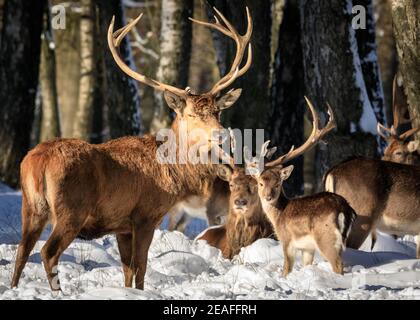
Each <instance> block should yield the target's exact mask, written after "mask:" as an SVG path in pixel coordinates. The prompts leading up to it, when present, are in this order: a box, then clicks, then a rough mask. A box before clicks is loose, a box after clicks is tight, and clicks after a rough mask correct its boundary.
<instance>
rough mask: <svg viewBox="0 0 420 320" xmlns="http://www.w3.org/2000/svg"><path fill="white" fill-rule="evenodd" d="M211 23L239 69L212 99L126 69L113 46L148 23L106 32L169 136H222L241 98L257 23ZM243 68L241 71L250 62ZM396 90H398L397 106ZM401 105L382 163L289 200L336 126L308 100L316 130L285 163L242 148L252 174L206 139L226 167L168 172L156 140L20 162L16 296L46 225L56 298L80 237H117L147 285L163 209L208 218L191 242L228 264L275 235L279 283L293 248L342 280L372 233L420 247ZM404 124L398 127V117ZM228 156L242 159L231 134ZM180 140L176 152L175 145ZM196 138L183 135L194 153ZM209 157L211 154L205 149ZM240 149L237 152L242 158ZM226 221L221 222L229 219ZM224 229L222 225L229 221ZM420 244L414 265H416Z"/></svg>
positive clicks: (417, 174) (342, 168)
mask: <svg viewBox="0 0 420 320" xmlns="http://www.w3.org/2000/svg"><path fill="white" fill-rule="evenodd" d="M215 12H216V14H215V16H214V18H215V22H214V23H210V22H203V21H198V20H195V19H191V20H192V21H193V22H194V23H197V24H200V25H203V26H206V27H208V28H211V29H214V30H216V31H218V32H220V33H222V34H223V35H225V36H227V37H229V38H231V39H232V40H233V41H234V42H235V44H236V55H235V57H234V60H233V63H232V66H231V67H230V69H229V70H228V72H227V73H226V75H225V76H223V77H222V78H221V79H220V80H219V81H218V82H217V83H216V84H215V85H214V86H213V87H212V89H211V90H210V91H208V92H205V93H201V94H197V93H194V92H193V91H192V90H191V89H189V88H186V89H179V88H176V87H173V86H171V85H168V84H164V83H161V82H159V81H156V80H153V79H150V78H148V77H146V76H144V75H142V74H140V73H138V72H136V71H134V70H132V69H130V67H129V66H128V65H127V64H126V63H125V62H124V59H123V58H121V56H120V54H119V50H118V47H119V45H120V43H121V41H122V39H123V38H124V37H125V36H126V35H127V34H128V33H129V32H130V30H131V29H132V28H133V27H134V26H135V25H136V24H137V23H138V21H139V20H140V18H141V15H140V16H139V17H138V18H137V19H135V20H133V21H132V22H130V23H129V24H127V25H126V26H124V27H122V28H121V29H118V30H117V31H114V19H113V20H112V21H111V23H110V26H109V29H108V37H107V40H108V45H109V49H110V52H111V54H112V56H113V58H114V60H115V62H116V63H117V65H118V66H119V67H120V69H121V70H122V71H123V72H125V73H126V74H127V75H128V76H130V77H132V78H134V79H135V80H137V81H139V82H141V83H144V84H146V85H148V86H151V87H153V88H154V89H156V90H159V91H162V92H163V96H164V98H165V100H166V103H167V104H168V106H169V107H170V108H171V109H172V110H173V111H174V112H175V114H176V117H175V119H174V121H173V123H172V126H171V130H173V131H174V132H175V133H177V132H178V131H179V130H180V123H181V122H185V123H186V124H187V130H189V131H191V130H193V129H196V128H200V129H201V130H204V132H206V133H208V137H210V136H211V133H212V131H214V130H222V129H223V127H222V125H221V123H220V115H221V112H222V110H223V109H226V108H229V107H231V106H232V105H233V104H234V103H235V102H236V100H237V99H238V98H239V97H240V94H241V90H240V89H236V90H230V91H228V92H227V93H225V94H224V95H221V92H222V91H223V90H224V89H226V88H228V87H229V86H230V85H231V84H232V83H233V82H234V81H235V80H236V79H237V78H238V77H240V76H242V75H243V74H245V73H246V72H247V71H248V69H249V68H250V66H251V64H252V47H251V43H250V40H251V34H252V27H253V26H252V19H251V15H250V12H249V10H248V8H247V9H246V15H247V29H246V32H245V34H244V35H241V34H239V33H238V31H237V30H236V29H235V27H234V26H233V25H232V24H231V23H230V22H229V21H228V20H227V19H226V18H225V17H224V16H223V14H221V13H220V12H219V11H218V10H217V9H215ZM245 55H246V61H245V63H243V60H244V56H245ZM396 90H397V86H396V84H394V97H395V96H397V94H396ZM396 100H397V99H394V107H393V111H394V125H393V126H392V127H391V128H390V129H388V128H386V127H384V126H383V125H382V124H378V133H379V134H380V135H381V136H382V137H384V138H385V139H386V140H387V142H388V146H387V148H386V150H385V153H384V156H383V159H382V160H374V159H368V158H362V157H357V158H353V159H350V160H347V161H345V162H343V163H341V164H338V165H336V166H335V167H333V168H331V169H330V170H329V171H328V172H327V173H326V174H325V178H324V184H325V190H326V191H325V192H321V193H318V194H314V195H310V196H305V197H299V198H294V199H288V198H287V197H286V196H285V194H284V192H283V187H282V185H283V183H284V181H285V180H287V179H288V178H289V177H290V175H291V174H293V166H292V165H286V164H287V163H288V162H289V161H290V160H292V159H294V158H296V157H299V156H301V155H303V154H304V153H305V152H306V151H307V150H309V149H311V148H312V147H314V146H315V145H317V143H318V142H319V141H320V140H322V139H323V137H324V136H325V135H326V134H328V133H329V132H330V131H332V130H333V129H334V128H335V127H336V124H335V119H334V115H333V111H332V109H331V107H330V106H329V105H328V113H329V120H328V122H327V123H326V125H325V126H324V127H321V124H320V117H319V115H318V113H317V111H316V109H315V107H314V106H313V105H312V103H311V102H310V101H309V100H308V99H306V102H307V105H308V107H309V110H310V112H311V114H312V119H313V121H312V125H313V128H312V132H311V134H310V136H309V137H308V139H307V140H306V142H305V143H304V144H303V145H301V146H299V147H298V148H294V147H292V149H291V150H290V151H289V152H287V153H286V154H284V155H281V156H279V157H277V158H275V159H271V158H272V157H273V154H274V153H275V148H271V149H270V148H268V145H269V141H267V142H266V143H264V144H263V146H262V148H261V152H260V154H259V155H257V156H256V157H252V154H251V152H250V151H249V150H248V149H246V148H245V150H244V158H245V166H244V167H242V166H239V165H238V164H236V163H235V161H234V158H233V157H232V156H230V152H229V153H226V152H225V151H223V150H222V149H221V148H220V147H219V146H220V144H221V141H220V140H217V141H215V140H214V139H211V138H209V139H207V140H206V141H207V144H206V145H205V146H204V147H205V149H203V148H200V152H210V151H214V150H216V151H217V154H218V155H220V158H221V159H223V160H224V161H222V162H219V163H199V164H191V163H186V164H178V163H174V164H167V163H160V162H159V161H157V159H156V154H157V150H158V148H159V146H160V144H161V142H159V141H158V140H157V139H156V136H154V135H144V136H142V137H123V138H119V139H115V140H111V141H109V142H106V143H103V144H96V145H94V144H89V143H87V142H84V141H81V140H77V139H56V140H52V141H48V142H43V143H41V144H39V145H37V146H36V147H35V148H34V149H33V150H31V151H30V152H29V153H28V154H27V155H26V157H25V158H24V159H23V161H22V163H21V168H20V173H21V189H22V238H21V241H20V244H19V247H18V252H17V256H16V265H15V270H14V274H13V278H12V287H16V286H17V285H18V282H19V278H20V277H21V274H22V271H23V268H24V266H25V264H26V262H27V260H28V257H29V254H30V252H31V251H32V249H33V248H34V245H35V243H36V242H37V241H38V239H39V237H40V235H41V233H42V231H43V229H44V227H45V226H46V225H47V224H48V223H50V224H51V225H52V231H51V234H50V235H49V238H48V240H47V241H46V242H45V245H44V246H43V248H42V250H41V258H42V262H43V264H44V268H45V271H46V274H47V278H48V281H49V283H50V286H51V289H52V290H60V284H59V281H58V273H57V265H58V261H59V258H60V255H61V254H62V253H63V252H64V250H65V249H66V248H67V247H68V246H69V245H70V244H71V242H72V241H73V240H74V239H75V238H77V237H79V238H82V239H94V238H98V237H101V236H104V235H106V234H115V235H116V240H117V243H118V249H119V253H120V256H121V263H122V268H123V273H124V279H125V286H127V287H132V286H133V281H134V285H135V287H136V288H139V289H143V288H144V277H145V272H146V265H147V258H148V250H149V246H150V244H151V241H152V238H153V234H154V230H155V228H156V227H158V226H159V225H160V223H161V222H162V219H163V218H164V216H165V215H166V214H167V213H168V212H176V211H178V210H179V208H183V207H193V208H195V209H197V210H199V209H203V208H204V209H205V211H206V212H207V215H208V217H209V222H210V224H218V223H222V222H223V224H221V225H215V226H211V227H210V228H208V229H206V230H205V231H204V232H203V233H201V234H200V235H199V236H198V237H197V238H196V239H197V241H199V240H205V241H207V242H208V243H209V244H210V245H212V246H215V247H217V248H219V249H220V250H221V252H222V254H223V256H224V257H225V258H229V259H230V258H232V257H233V256H235V255H237V254H238V253H239V252H240V250H241V248H242V247H244V246H247V245H250V244H251V243H253V242H254V241H256V240H257V239H260V238H266V237H273V238H277V239H278V240H279V241H280V242H281V245H282V247H283V252H284V266H283V275H284V276H287V274H288V273H289V272H291V270H292V268H293V263H294V260H295V256H296V254H297V252H298V251H300V252H301V253H302V261H303V264H304V265H307V264H312V261H313V258H314V253H315V251H318V252H319V253H320V254H321V256H322V257H324V258H325V259H326V260H327V261H328V262H329V263H330V264H331V267H332V270H333V271H334V272H336V273H339V274H342V273H343V263H342V259H341V253H342V251H343V248H345V247H346V246H347V247H350V248H354V249H357V248H359V247H360V246H361V244H362V243H363V242H364V241H365V239H366V238H367V236H368V235H372V239H376V230H381V231H383V232H386V233H390V234H392V235H406V234H411V235H417V236H418V237H417V238H418V239H420V236H419V234H420V167H419V166H417V165H416V163H417V162H418V156H417V147H418V144H417V142H414V141H409V138H410V136H412V135H413V134H414V133H416V132H417V131H418V129H410V130H409V131H407V132H405V133H402V134H398V129H399V126H400V124H402V123H403V122H406V120H405V119H403V118H404V115H402V114H401V112H400V111H399V110H400V109H401V108H399V107H398V102H397V101H396ZM401 119H403V120H401ZM230 141H231V150H230V151H231V152H232V153H235V152H236V151H237V150H236V149H237V143H236V141H235V137H234V134H233V133H232V134H231V137H230ZM176 142H177V143H175V151H176V153H177V154H178V153H179V152H180V150H179V147H178V145H179V143H178V142H179V141H176ZM195 142H196V141H195V139H193V138H188V140H187V147H192V146H193V144H194V143H195ZM202 150H206V151H202ZM240 152H242V150H240ZM225 216H226V218H224V217H225ZM223 220H225V221H223ZM419 247H420V244H418V248H417V258H420V249H419Z"/></svg>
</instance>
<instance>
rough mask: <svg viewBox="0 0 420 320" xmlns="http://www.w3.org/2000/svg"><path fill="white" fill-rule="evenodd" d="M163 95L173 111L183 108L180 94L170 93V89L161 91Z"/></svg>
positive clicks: (182, 99) (183, 104)
mask: <svg viewBox="0 0 420 320" xmlns="http://www.w3.org/2000/svg"><path fill="white" fill-rule="evenodd" d="M163 97H164V98H165V101H166V103H167V104H168V106H169V108H171V109H172V110H174V111H180V110H182V109H184V108H185V105H186V103H185V100H184V98H181V97H180V96H178V95H176V94H175V93H172V92H170V91H167V90H165V92H164V93H163Z"/></svg>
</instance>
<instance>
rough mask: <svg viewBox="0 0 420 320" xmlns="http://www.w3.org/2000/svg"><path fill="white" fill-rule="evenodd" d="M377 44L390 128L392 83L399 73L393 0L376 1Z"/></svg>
mask: <svg viewBox="0 0 420 320" xmlns="http://www.w3.org/2000/svg"><path fill="white" fill-rule="evenodd" d="M373 3H374V12H375V16H377V20H376V43H377V46H378V47H377V53H378V63H379V70H380V72H381V80H382V88H383V91H384V103H385V114H386V119H387V122H388V126H391V125H392V82H393V81H394V76H395V74H396V73H397V66H398V61H397V50H396V47H395V38H394V31H393V29H392V13H391V0H374V1H373Z"/></svg>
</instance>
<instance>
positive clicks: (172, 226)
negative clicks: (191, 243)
mask: <svg viewBox="0 0 420 320" xmlns="http://www.w3.org/2000/svg"><path fill="white" fill-rule="evenodd" d="M228 206H229V185H228V184H227V183H226V181H223V180H221V179H219V178H217V179H216V180H215V181H214V183H213V186H212V189H211V192H210V195H209V196H208V197H199V196H194V197H190V198H188V199H187V200H185V201H182V202H179V203H177V204H176V205H175V206H174V207H173V208H171V210H170V211H169V212H168V216H169V223H168V230H170V231H173V230H178V231H180V232H184V231H185V228H186V227H187V224H188V222H189V221H190V219H191V218H201V219H206V220H207V224H208V225H209V226H215V225H222V224H224V223H225V221H226V217H227V214H228Z"/></svg>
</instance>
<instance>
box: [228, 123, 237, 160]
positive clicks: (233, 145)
mask: <svg viewBox="0 0 420 320" xmlns="http://www.w3.org/2000/svg"><path fill="white" fill-rule="evenodd" d="M228 130H229V135H230V149H231V150H232V153H233V154H235V152H236V137H235V133H234V132H233V130H232V128H231V127H229V128H228Z"/></svg>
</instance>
